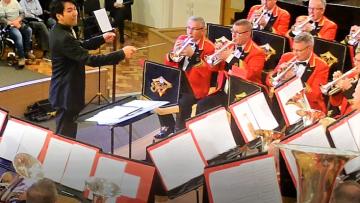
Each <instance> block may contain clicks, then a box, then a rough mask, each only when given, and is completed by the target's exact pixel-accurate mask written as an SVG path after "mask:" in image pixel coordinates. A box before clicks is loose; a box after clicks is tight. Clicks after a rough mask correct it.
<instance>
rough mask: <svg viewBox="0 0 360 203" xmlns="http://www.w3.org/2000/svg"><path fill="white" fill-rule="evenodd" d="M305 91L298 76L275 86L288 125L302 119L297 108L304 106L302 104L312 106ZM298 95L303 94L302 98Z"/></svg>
mask: <svg viewBox="0 0 360 203" xmlns="http://www.w3.org/2000/svg"><path fill="white" fill-rule="evenodd" d="M303 91H305V90H304V86H303V82H302V81H301V78H298V77H294V78H293V79H291V80H289V81H286V82H285V83H283V84H282V85H281V86H279V87H277V88H275V96H276V99H277V101H278V103H279V106H280V110H281V114H282V115H283V117H284V119H285V123H286V126H290V125H293V124H295V123H297V122H299V121H300V120H301V117H300V116H299V115H298V114H297V113H296V111H297V110H299V109H302V108H303V107H301V106H300V105H302V106H307V107H309V106H310V104H309V101H308V100H307V98H306V95H305V93H303ZM297 95H301V98H296V97H297ZM294 100H295V101H294ZM296 100H298V101H296Z"/></svg>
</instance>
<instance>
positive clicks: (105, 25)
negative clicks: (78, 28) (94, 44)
mask: <svg viewBox="0 0 360 203" xmlns="http://www.w3.org/2000/svg"><path fill="white" fill-rule="evenodd" d="M94 15H95V17H96V21H97V22H98V24H99V27H100V29H101V32H102V33H105V32H109V31H112V30H113V28H112V26H111V23H110V20H109V17H108V16H107V13H106V10H105V8H102V9H99V10H96V11H94Z"/></svg>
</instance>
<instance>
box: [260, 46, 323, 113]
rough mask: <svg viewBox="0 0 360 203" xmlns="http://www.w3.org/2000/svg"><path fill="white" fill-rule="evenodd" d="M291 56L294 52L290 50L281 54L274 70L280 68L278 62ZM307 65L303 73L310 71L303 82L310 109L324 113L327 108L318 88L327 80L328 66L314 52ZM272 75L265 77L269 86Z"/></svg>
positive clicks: (282, 61) (285, 60) (280, 62)
mask: <svg viewBox="0 0 360 203" xmlns="http://www.w3.org/2000/svg"><path fill="white" fill-rule="evenodd" d="M293 57H294V54H293V53H292V52H288V53H285V54H284V55H282V56H281V59H280V61H279V63H278V65H277V66H276V67H275V69H274V72H277V71H278V70H279V69H280V67H279V65H280V64H282V63H285V62H288V61H290V60H291V59H292V58H293ZM308 66H309V67H307V68H306V70H305V72H304V74H306V71H312V72H311V75H310V76H309V77H308V79H307V80H306V81H303V82H305V86H306V97H307V99H308V101H309V103H310V106H311V108H312V109H316V110H320V111H323V112H324V113H327V108H326V105H325V101H324V98H323V95H322V93H321V90H320V85H324V84H326V83H327V81H328V76H329V66H328V65H327V63H326V62H325V61H323V60H322V59H321V58H320V57H318V56H317V55H316V54H315V53H313V54H311V57H310V60H309V64H308ZM272 75H273V72H270V73H269V74H268V77H267V79H266V84H267V85H268V86H270V87H271V86H272V85H271V83H270V76H272Z"/></svg>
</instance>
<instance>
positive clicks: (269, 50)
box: [260, 43, 276, 61]
mask: <svg viewBox="0 0 360 203" xmlns="http://www.w3.org/2000/svg"><path fill="white" fill-rule="evenodd" d="M260 47H261V48H262V49H263V50H264V52H265V55H266V58H265V60H266V61H267V60H269V59H270V58H271V56H273V55H276V50H275V49H274V48H272V47H271V45H270V44H269V43H266V44H264V45H261V46H260Z"/></svg>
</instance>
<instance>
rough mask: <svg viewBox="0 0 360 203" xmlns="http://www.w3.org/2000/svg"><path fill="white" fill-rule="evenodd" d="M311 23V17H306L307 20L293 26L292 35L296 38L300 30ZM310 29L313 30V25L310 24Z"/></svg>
mask: <svg viewBox="0 0 360 203" xmlns="http://www.w3.org/2000/svg"><path fill="white" fill-rule="evenodd" d="M311 21H313V16H307V18H306V19H305V20H304V21H303V22H302V23H301V24H300V25H295V26H294V30H293V31H292V33H293V34H294V35H295V36H297V35H298V34H300V33H301V32H302V29H303V28H304V27H305V25H306V24H308V23H311ZM312 29H315V25H314V24H312Z"/></svg>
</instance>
